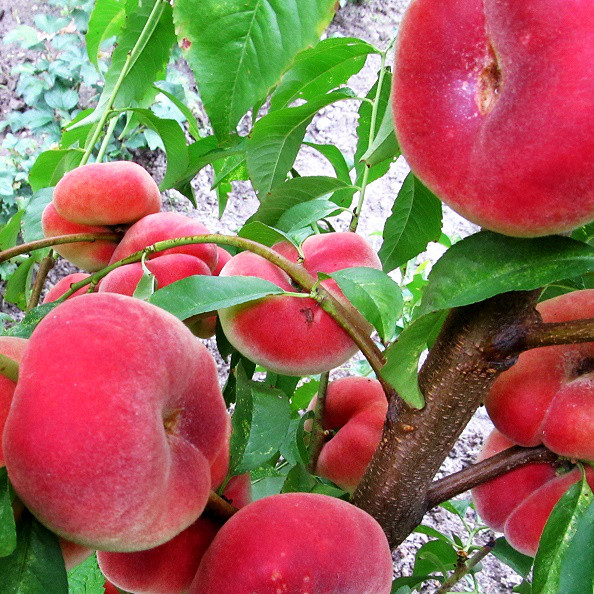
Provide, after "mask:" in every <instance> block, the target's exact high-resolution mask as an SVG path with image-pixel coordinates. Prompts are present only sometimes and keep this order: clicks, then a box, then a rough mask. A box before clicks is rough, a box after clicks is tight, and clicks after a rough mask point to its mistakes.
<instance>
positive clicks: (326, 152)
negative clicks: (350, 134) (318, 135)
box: [303, 142, 351, 206]
mask: <svg viewBox="0 0 594 594" xmlns="http://www.w3.org/2000/svg"><path fill="white" fill-rule="evenodd" d="M303 144H305V145H307V146H310V147H311V148H313V149H315V150H316V151H318V153H320V154H321V155H322V156H324V157H325V158H326V159H327V161H328V162H329V163H330V165H332V168H333V169H334V173H336V177H337V178H338V179H339V180H340V181H343V182H345V183H346V184H348V185H351V175H350V173H349V166H348V165H347V162H346V159H345V158H344V155H343V154H342V151H341V150H340V149H339V148H338V147H337V146H334V145H333V144H316V143H315V142H304V143H303ZM343 206H348V205H345V204H343Z"/></svg>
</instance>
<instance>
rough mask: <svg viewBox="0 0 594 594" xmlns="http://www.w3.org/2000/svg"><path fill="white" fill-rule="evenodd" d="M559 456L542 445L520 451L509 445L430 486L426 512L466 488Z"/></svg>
mask: <svg viewBox="0 0 594 594" xmlns="http://www.w3.org/2000/svg"><path fill="white" fill-rule="evenodd" d="M558 458H559V456H557V454H555V453H554V452H551V450H549V449H547V448H546V447H545V446H537V447H534V448H523V447H521V446H513V447H511V448H508V449H506V450H503V451H502V452H499V453H498V454H495V455H494V456H491V457H490V458H486V459H485V460H481V461H480V462H477V463H476V464H473V465H472V466H468V467H467V468H464V469H463V470H461V471H460V472H455V473H454V474H450V475H449V476H446V477H444V478H442V479H440V480H438V481H434V482H433V483H432V484H431V487H430V488H429V490H428V492H427V503H426V508H427V509H428V510H429V509H431V508H433V507H435V506H436V505H439V504H440V503H443V502H444V501H448V500H449V499H451V498H452V497H455V496H456V495H460V494H461V493H464V492H465V491H468V490H469V489H474V487H477V486H478V485H482V484H483V483H486V482H488V481H490V480H493V479H495V478H497V477H498V476H501V475H503V474H507V473H508V472H510V471H511V470H514V469H516V468H520V467H521V466H526V465H527V464H536V463H542V464H544V463H550V462H555V461H556V460H558Z"/></svg>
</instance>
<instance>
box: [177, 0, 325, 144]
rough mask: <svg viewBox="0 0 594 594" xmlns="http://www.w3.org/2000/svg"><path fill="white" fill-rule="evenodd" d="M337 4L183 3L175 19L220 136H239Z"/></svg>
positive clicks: (320, 0) (300, 0)
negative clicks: (239, 128)
mask: <svg viewBox="0 0 594 594" xmlns="http://www.w3.org/2000/svg"><path fill="white" fill-rule="evenodd" d="M334 8H335V0H226V1H225V2H221V1H220V0H177V1H176V2H175V6H174V19H175V25H176V31H177V35H178V39H179V40H180V45H181V46H182V48H183V51H184V56H185V58H186V60H187V61H188V63H189V65H190V67H191V68H192V70H193V71H194V74H195V76H196V80H197V82H198V88H199V90H200V96H201V98H202V101H203V103H204V107H205V109H206V113H207V114H208V117H209V118H210V122H211V124H212V127H213V128H214V130H215V134H216V135H217V136H218V137H220V138H222V137H225V136H227V135H228V134H229V133H230V132H231V131H233V130H234V129H235V127H236V125H237V123H238V122H239V120H240V119H241V118H242V117H243V115H244V114H245V113H246V112H247V111H248V109H250V108H251V107H252V106H253V105H254V104H256V103H257V102H259V101H261V100H263V99H265V98H266V96H267V94H268V92H269V89H270V88H271V87H273V86H274V85H275V84H276V83H277V82H278V80H279V79H280V77H281V74H282V72H283V71H284V70H285V69H286V68H287V66H289V64H291V62H292V60H293V59H294V57H295V55H296V54H297V53H298V52H300V51H301V50H303V49H304V48H306V47H307V46H309V45H311V44H313V43H315V42H316V41H317V40H318V39H319V37H320V34H321V33H322V31H323V30H324V29H325V28H326V26H327V25H328V24H329V22H330V20H331V18H332V15H333V12H334Z"/></svg>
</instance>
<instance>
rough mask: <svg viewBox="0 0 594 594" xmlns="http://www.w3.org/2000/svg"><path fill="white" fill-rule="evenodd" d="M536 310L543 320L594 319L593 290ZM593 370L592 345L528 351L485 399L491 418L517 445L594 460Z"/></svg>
mask: <svg viewBox="0 0 594 594" xmlns="http://www.w3.org/2000/svg"><path fill="white" fill-rule="evenodd" d="M538 310H539V312H540V314H541V315H542V318H543V321H545V322H564V321H568V320H576V319H580V318H588V317H594V290H593V289H589V290H583V291H574V292H573V293H567V294H565V295H561V296H559V297H555V298H554V299H550V300H548V301H544V302H542V303H540V304H539V305H538ZM593 371H594V343H592V342H590V343H583V344H573V345H567V346H551V347H543V348H539V349H532V350H529V351H526V352H524V353H522V354H521V355H520V357H519V359H518V362H517V363H516V364H515V365H514V366H513V367H512V368H511V369H509V370H507V371H506V372H504V373H502V374H501V375H500V376H499V378H498V379H497V381H496V382H495V384H494V385H493V387H492V389H491V390H490V392H489V394H488V395H487V398H486V400H485V405H486V407H487V411H488V413H489V416H490V417H491V419H492V420H493V423H494V424H495V426H496V427H497V428H498V429H499V430H500V431H501V432H502V433H503V434H504V435H506V436H507V437H509V438H510V439H511V440H513V441H514V442H515V443H518V444H520V445H523V446H535V445H538V444H540V443H544V444H545V445H546V446H547V447H548V448H549V449H551V450H553V451H554V452H556V453H557V454H559V455H562V456H567V457H570V458H577V459H582V460H594V440H592V435H594V406H592V402H593V400H594V379H593V375H592V372H593Z"/></svg>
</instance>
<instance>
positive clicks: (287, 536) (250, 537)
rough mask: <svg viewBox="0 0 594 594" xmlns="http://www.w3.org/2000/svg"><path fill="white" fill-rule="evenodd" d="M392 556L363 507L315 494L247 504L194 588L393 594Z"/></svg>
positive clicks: (210, 553)
mask: <svg viewBox="0 0 594 594" xmlns="http://www.w3.org/2000/svg"><path fill="white" fill-rule="evenodd" d="M391 584H392V555H391V552H390V547H389V546H388V542H387V540H386V536H385V535H384V533H383V531H382V529H381V528H380V526H379V524H378V523H377V522H376V521H375V520H374V519H373V518H372V517H371V516H369V515H368V514H367V513H366V512H364V511H363V510H361V509H359V508H357V507H355V506H353V505H351V504H350V503H347V502H346V501H342V500H340V499H335V498H333V497H328V496H326V495H318V494H314V493H286V494H283V495H273V496H271V497H265V498H264V499H260V500H258V501H255V502H254V503H250V504H249V505H247V506H246V507H244V508H243V509H241V510H239V512H237V513H236V514H235V515H234V516H233V517H231V519H229V520H228V521H227V522H226V523H225V525H224V526H223V527H222V528H221V529H220V530H219V532H218V534H217V535H216V537H215V539H214V541H213V542H212V544H211V546H210V547H209V548H208V550H207V551H206V554H205V555H204V557H203V559H202V562H201V563H200V567H199V569H198V573H197V574H196V578H195V579H194V581H193V583H192V587H191V588H190V594H206V593H208V594H252V593H253V592H261V593H262V594H264V593H269V592H270V593H273V592H291V594H306V593H307V594H322V593H323V594H362V593H363V592H365V593H367V594H388V593H389V592H390V589H391Z"/></svg>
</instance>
